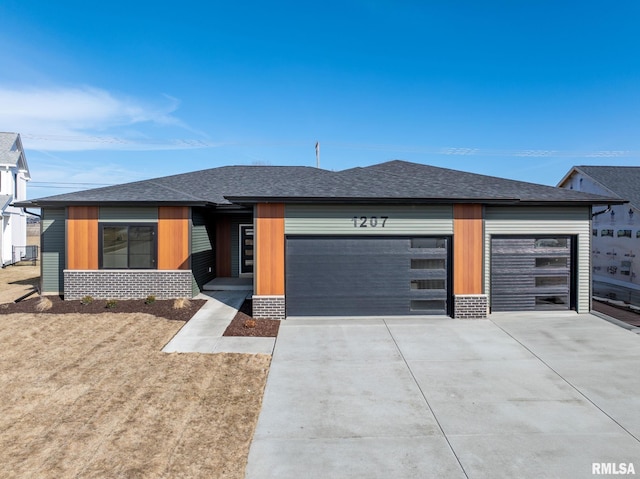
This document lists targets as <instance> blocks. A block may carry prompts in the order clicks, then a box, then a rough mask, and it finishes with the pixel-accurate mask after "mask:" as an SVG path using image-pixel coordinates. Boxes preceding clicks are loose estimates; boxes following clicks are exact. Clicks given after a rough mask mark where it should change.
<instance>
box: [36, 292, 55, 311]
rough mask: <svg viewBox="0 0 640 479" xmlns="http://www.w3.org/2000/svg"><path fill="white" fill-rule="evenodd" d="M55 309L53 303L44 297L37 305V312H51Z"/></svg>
mask: <svg viewBox="0 0 640 479" xmlns="http://www.w3.org/2000/svg"><path fill="white" fill-rule="evenodd" d="M52 307H53V303H52V302H51V300H50V299H49V298H47V297H46V296H42V297H41V298H40V300H39V301H38V302H37V303H36V311H40V312H43V311H49V310H50V309H51V308H52Z"/></svg>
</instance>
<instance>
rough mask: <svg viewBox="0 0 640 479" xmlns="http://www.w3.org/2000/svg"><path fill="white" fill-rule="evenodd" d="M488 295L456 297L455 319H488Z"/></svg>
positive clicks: (454, 303)
mask: <svg viewBox="0 0 640 479" xmlns="http://www.w3.org/2000/svg"><path fill="white" fill-rule="evenodd" d="M488 301H489V299H488V297H487V295H486V294H469V295H456V296H455V297H454V300H453V317H454V318H460V319H484V318H486V317H487V312H488V310H489V308H488V304H489V303H488Z"/></svg>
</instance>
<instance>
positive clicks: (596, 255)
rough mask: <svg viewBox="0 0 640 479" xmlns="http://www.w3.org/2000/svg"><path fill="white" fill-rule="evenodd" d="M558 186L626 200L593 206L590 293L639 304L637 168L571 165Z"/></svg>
mask: <svg viewBox="0 0 640 479" xmlns="http://www.w3.org/2000/svg"><path fill="white" fill-rule="evenodd" d="M558 186H559V187H561V188H566V189H572V190H577V191H583V192H586V193H592V194H598V195H605V196H614V197H618V198H621V199H625V200H628V201H629V203H627V204H623V205H617V206H612V207H611V208H610V209H609V208H602V207H594V208H593V212H592V213H593V214H595V213H599V212H602V211H603V212H602V213H601V214H595V215H594V216H593V220H592V237H591V257H592V260H591V263H592V264H591V268H592V272H593V274H592V277H593V294H594V295H595V296H601V297H605V298H610V299H615V300H620V301H626V302H629V303H632V304H636V305H640V167H635V166H574V167H573V168H572V169H571V171H569V173H567V174H566V175H565V177H564V178H563V179H562V180H561V181H560V183H558Z"/></svg>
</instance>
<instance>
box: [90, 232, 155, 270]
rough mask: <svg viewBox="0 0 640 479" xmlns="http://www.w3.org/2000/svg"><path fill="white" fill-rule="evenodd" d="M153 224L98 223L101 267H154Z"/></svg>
mask: <svg viewBox="0 0 640 479" xmlns="http://www.w3.org/2000/svg"><path fill="white" fill-rule="evenodd" d="M156 229H157V226H156V225H155V224H146V225H123V224H118V225H115V224H102V225H100V268H101V269H154V268H155V267H156Z"/></svg>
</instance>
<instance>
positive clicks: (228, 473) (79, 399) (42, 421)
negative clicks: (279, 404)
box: [0, 313, 270, 478]
mask: <svg viewBox="0 0 640 479" xmlns="http://www.w3.org/2000/svg"><path fill="white" fill-rule="evenodd" d="M181 326H182V323H181V322H178V321H169V320H166V319H161V318H156V317H153V316H151V315H148V314H139V313H137V314H110V313H103V314H97V315H86V314H82V315H78V314H65V315H56V314H10V315H5V316H0V342H1V343H2V345H3V349H2V354H1V355H0V464H2V476H3V477H7V478H23V477H39V478H71V477H73V478H76V477H126V478H157V477H189V478H198V477H206V478H218V477H225V478H242V477H243V476H244V470H245V466H246V459H247V455H248V450H249V444H250V441H251V438H252V435H253V431H254V429H255V424H256V421H257V418H258V414H259V411H260V407H261V402H262V393H263V389H264V385H265V381H266V376H267V371H268V367H269V362H270V356H267V355H246V354H179V353H172V354H166V353H162V352H160V349H161V348H162V347H163V346H164V345H165V344H166V343H167V342H168V341H169V340H170V339H171V338H172V337H173V336H174V335H175V334H176V332H177V331H178V329H179V328H180V327H181Z"/></svg>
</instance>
